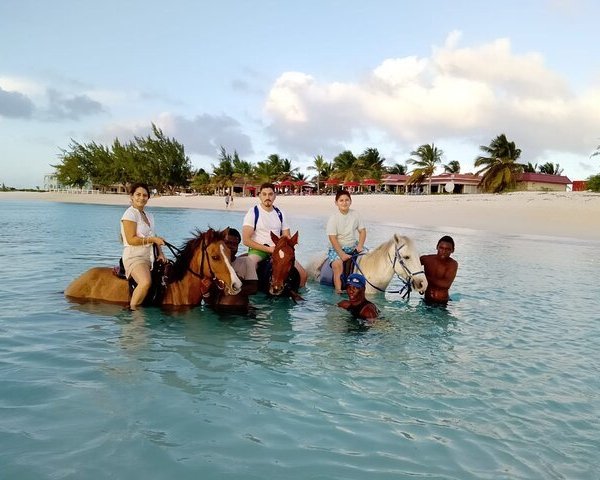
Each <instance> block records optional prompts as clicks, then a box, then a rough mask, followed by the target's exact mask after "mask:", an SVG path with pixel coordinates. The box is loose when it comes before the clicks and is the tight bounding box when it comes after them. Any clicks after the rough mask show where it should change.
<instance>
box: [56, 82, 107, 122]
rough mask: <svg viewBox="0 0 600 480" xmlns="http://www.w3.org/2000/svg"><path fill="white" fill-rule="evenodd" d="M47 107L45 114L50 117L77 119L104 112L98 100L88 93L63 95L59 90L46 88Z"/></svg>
mask: <svg viewBox="0 0 600 480" xmlns="http://www.w3.org/2000/svg"><path fill="white" fill-rule="evenodd" d="M47 95H48V102H49V105H48V108H47V110H46V115H47V116H48V117H49V118H50V119H52V120H57V119H59V120H60V119H68V120H78V119H80V118H81V117H86V116H90V115H96V114H99V113H102V112H104V111H105V110H104V107H103V106H102V104H101V103H100V102H97V101H96V100H93V99H92V98H90V97H89V96H88V95H73V96H70V97H68V96H65V95H64V94H62V93H61V92H59V91H57V90H54V89H51V88H50V89H48V92H47Z"/></svg>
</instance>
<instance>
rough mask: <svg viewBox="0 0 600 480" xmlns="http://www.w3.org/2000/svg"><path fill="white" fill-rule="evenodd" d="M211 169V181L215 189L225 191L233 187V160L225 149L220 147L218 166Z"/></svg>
mask: <svg viewBox="0 0 600 480" xmlns="http://www.w3.org/2000/svg"><path fill="white" fill-rule="evenodd" d="M211 167H212V168H213V174H212V181H213V183H214V184H215V186H216V187H217V189H219V190H220V189H221V188H222V189H225V188H226V187H230V186H232V185H233V173H234V172H233V159H232V158H231V155H230V154H228V153H227V150H225V147H221V152H220V153H219V164H218V165H217V166H214V165H211Z"/></svg>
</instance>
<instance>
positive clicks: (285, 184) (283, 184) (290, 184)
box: [277, 180, 294, 187]
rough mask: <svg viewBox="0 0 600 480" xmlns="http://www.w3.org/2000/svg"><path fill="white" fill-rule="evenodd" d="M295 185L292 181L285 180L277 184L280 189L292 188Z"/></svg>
mask: <svg viewBox="0 0 600 480" xmlns="http://www.w3.org/2000/svg"><path fill="white" fill-rule="evenodd" d="M293 185H294V182H292V181H291V180H283V181H282V182H279V183H278V184H277V186H278V187H292V186H293Z"/></svg>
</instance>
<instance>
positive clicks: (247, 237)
mask: <svg viewBox="0 0 600 480" xmlns="http://www.w3.org/2000/svg"><path fill="white" fill-rule="evenodd" d="M288 232H289V230H288ZM253 234H254V228H252V227H251V226H249V225H244V226H243V227H242V243H243V244H244V245H245V246H247V247H248V248H253V249H254V250H260V251H262V252H267V253H273V250H274V249H275V247H268V246H266V245H263V244H261V243H258V242H255V241H254V240H252V235H253Z"/></svg>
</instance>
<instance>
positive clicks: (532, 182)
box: [516, 173, 572, 192]
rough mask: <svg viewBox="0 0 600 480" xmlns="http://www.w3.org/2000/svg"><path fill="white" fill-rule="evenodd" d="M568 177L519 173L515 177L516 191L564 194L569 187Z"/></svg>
mask: <svg viewBox="0 0 600 480" xmlns="http://www.w3.org/2000/svg"><path fill="white" fill-rule="evenodd" d="M571 183H572V182H571V180H569V177H566V176H564V175H548V174H546V173H521V174H520V175H519V176H518V177H517V186H516V188H517V190H524V191H528V192H540V191H541V192H543V191H548V192H566V191H567V185H571Z"/></svg>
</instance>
